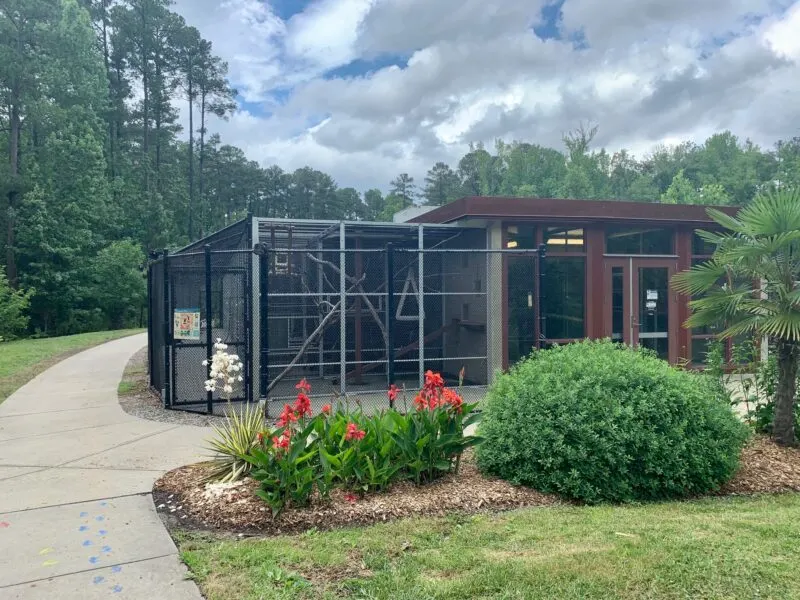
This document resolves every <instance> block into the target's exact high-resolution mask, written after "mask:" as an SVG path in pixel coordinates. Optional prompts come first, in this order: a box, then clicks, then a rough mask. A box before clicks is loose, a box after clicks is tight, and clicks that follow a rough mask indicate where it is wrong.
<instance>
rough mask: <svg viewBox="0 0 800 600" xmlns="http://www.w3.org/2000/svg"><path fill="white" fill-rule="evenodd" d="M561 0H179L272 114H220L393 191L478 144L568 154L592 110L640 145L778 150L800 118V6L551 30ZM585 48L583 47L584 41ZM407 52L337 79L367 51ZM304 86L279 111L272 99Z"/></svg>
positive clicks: (262, 151)
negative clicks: (541, 33) (300, 5)
mask: <svg viewBox="0 0 800 600" xmlns="http://www.w3.org/2000/svg"><path fill="white" fill-rule="evenodd" d="M544 4H545V0H535V1H534V2H530V1H526V0H436V1H431V0H318V1H317V2H314V3H312V4H311V5H310V6H309V7H308V8H306V9H305V11H303V12H300V13H298V14H297V15H295V16H294V17H292V18H291V19H289V20H288V22H285V23H284V22H282V21H281V20H280V19H278V18H277V17H276V16H275V15H274V14H273V12H272V11H271V10H270V9H269V4H268V3H267V2H260V1H257V0H227V1H226V2H224V3H222V4H220V3H219V2H213V1H212V0H179V2H178V4H177V10H178V11H179V12H181V13H182V14H183V15H184V16H185V18H186V19H187V21H188V22H189V23H190V24H193V25H195V26H197V27H198V28H199V29H200V31H201V33H202V34H203V35H204V36H205V37H207V38H209V39H211V40H212V41H213V42H214V48H215V51H216V52H218V53H219V54H220V55H222V56H223V58H225V59H226V60H227V61H228V62H229V63H230V67H231V78H232V80H233V83H234V85H236V86H237V87H239V88H240V89H241V90H242V91H243V94H244V97H245V99H246V100H248V101H250V102H257V101H263V102H265V106H266V107H267V108H268V109H269V111H270V112H271V113H272V114H271V115H270V116H268V117H267V116H264V117H261V116H256V115H254V114H249V113H240V114H237V115H236V116H234V117H233V118H232V119H231V120H230V122H228V123H218V124H213V125H212V127H211V128H212V129H216V130H218V131H220V133H221V134H222V136H223V139H224V141H225V142H227V143H232V144H236V145H239V146H241V147H242V148H243V149H244V150H245V151H246V152H247V154H248V155H249V156H250V157H252V158H254V159H256V160H259V161H261V162H262V163H264V164H271V163H273V162H274V163H277V164H279V165H281V166H282V167H284V168H286V169H294V168H298V167H300V166H303V165H306V164H308V165H311V166H312V167H314V168H317V169H320V170H323V171H326V172H329V173H330V174H331V175H333V176H334V178H335V179H336V180H337V181H338V182H339V183H340V184H341V185H353V186H355V187H359V188H361V189H365V188H366V187H368V186H376V185H377V186H380V187H384V188H385V187H386V185H387V184H388V181H389V180H390V179H391V178H392V177H394V176H395V175H396V174H397V173H399V172H402V171H407V172H409V173H411V174H413V175H414V176H415V177H417V179H418V180H421V179H422V178H423V177H424V173H425V171H426V170H427V169H428V168H429V167H430V166H431V165H432V164H433V163H434V162H435V161H437V160H445V161H447V162H450V163H451V164H454V163H455V161H457V160H458V157H459V156H460V155H461V154H463V152H464V151H465V150H466V147H467V144H468V143H469V142H470V141H484V142H486V143H488V144H491V142H492V141H493V139H494V138H496V137H504V138H505V139H525V140H529V141H534V142H536V143H540V144H545V145H551V146H556V147H560V144H561V136H562V134H563V132H565V131H567V130H569V129H571V128H573V127H574V126H576V125H577V124H578V123H579V122H581V121H587V120H591V121H594V122H596V123H598V124H599V125H600V131H599V135H598V138H597V140H596V141H597V143H598V144H602V145H605V146H607V147H608V148H609V149H612V150H614V149H619V148H622V147H628V148H630V149H632V150H633V151H634V152H636V153H639V154H642V153H644V152H645V151H647V150H649V149H650V148H652V146H653V145H654V144H656V143H661V142H669V141H673V140H684V139H692V140H694V141H698V142H702V141H703V139H704V138H705V137H707V136H708V135H709V134H711V133H713V132H714V131H718V130H719V129H723V128H730V129H731V130H733V132H734V133H736V134H738V135H740V136H741V137H750V138H752V139H753V140H754V141H756V142H758V143H761V144H765V145H771V144H772V143H774V142H775V141H776V140H777V139H778V138H780V137H784V138H785V137H791V136H794V135H797V134H798V133H800V132H798V131H797V123H798V122H800V104H799V103H797V101H796V98H797V97H798V94H800V36H799V35H797V32H800V0H704V1H703V2H696V1H694V0H672V1H669V0H616V1H615V2H612V3H608V2H605V3H600V2H597V1H596V0H566V1H565V2H564V5H563V8H562V11H563V23H561V32H562V34H564V36H565V39H563V40H557V39H549V40H547V41H543V40H541V39H539V38H537V37H536V36H535V35H534V34H533V32H532V26H533V25H534V24H537V23H538V24H540V25H541V13H540V10H541V8H542V6H543V5H544ZM579 33H580V34H581V35H583V36H584V38H583V39H585V43H586V46H585V47H576V45H575V44H574V43H573V40H574V39H579V38H575V37H574V36H576V35H578V34H579ZM386 53H402V54H405V55H406V56H408V57H409V58H408V60H407V61H405V62H403V63H402V64H399V65H396V66H389V67H386V68H382V69H378V70H376V71H374V72H370V73H361V74H354V75H353V76H350V77H339V78H335V79H329V78H326V77H325V76H324V74H325V72H326V71H327V70H329V69H333V68H336V67H340V66H343V65H346V64H348V63H350V62H351V61H352V60H355V59H359V58H360V59H365V60H371V59H374V58H378V57H381V56H385V54H386ZM287 87H289V88H291V94H290V96H289V98H288V100H286V101H285V102H282V103H281V105H280V106H276V105H275V102H274V100H271V94H272V93H274V92H275V90H276V89H279V88H283V89H285V88H287Z"/></svg>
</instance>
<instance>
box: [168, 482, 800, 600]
mask: <svg viewBox="0 0 800 600" xmlns="http://www.w3.org/2000/svg"><path fill="white" fill-rule="evenodd" d="M176 537H177V541H178V544H179V547H180V550H181V555H182V557H183V560H184V561H185V562H186V564H187V565H188V566H189V568H190V570H191V572H192V574H193V576H194V578H195V579H196V581H197V582H198V583H199V584H200V587H201V589H202V591H203V593H204V595H205V596H206V598H208V599H209V600H228V599H230V600H233V599H236V600H246V599H252V600H255V599H269V598H287V599H290V598H343V597H346V598H364V599H367V598H369V599H372V598H381V599H382V598H385V599H387V600H388V599H393V600H394V599H396V600H406V599H407V600H412V599H413V600H419V599H428V598H430V599H442V600H444V599H448V600H453V599H462V598H464V599H467V598H470V599H471V598H494V599H498V600H500V599H503V600H510V599H520V600H522V599H525V600H528V599H535V598H542V599H566V598H569V599H575V600H579V599H581V600H582V599H587V598H589V599H591V598H602V599H607V598H675V599H678V598H681V599H694V598H703V599H710V598H720V599H721V598H725V599H732V598H760V599H764V598H776V599H777V598H780V599H791V598H800V569H798V568H797V565H798V561H800V543H798V540H800V495H782V496H765V497H760V498H748V499H743V498H738V499H733V498H718V499H709V500H702V501H697V502H683V503H665V504H651V505H644V506H627V507H591V508H586V507H568V508H539V509H527V510H519V511H515V512H510V513H504V514H500V515H479V516H473V517H460V518H458V517H450V518H431V519H410V520H402V521H396V522H392V523H387V524H381V525H376V526H372V527H366V528H360V529H349V530H339V531H332V532H327V533H319V532H310V533H306V534H303V535H299V536H291V537H276V538H269V539H259V540H256V539H251V540H242V541H232V540H227V541H226V540H222V539H217V538H213V537H210V536H208V535H201V534H197V533H185V532H184V533H179V534H178V535H177V536H176Z"/></svg>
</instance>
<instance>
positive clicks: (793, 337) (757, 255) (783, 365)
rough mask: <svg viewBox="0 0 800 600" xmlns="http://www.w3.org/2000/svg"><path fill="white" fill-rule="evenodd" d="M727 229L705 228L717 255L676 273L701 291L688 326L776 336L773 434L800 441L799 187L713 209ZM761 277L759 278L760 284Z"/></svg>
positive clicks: (684, 286)
mask: <svg viewBox="0 0 800 600" xmlns="http://www.w3.org/2000/svg"><path fill="white" fill-rule="evenodd" d="M708 212H709V215H710V216H711V217H712V218H713V219H714V220H715V221H716V222H717V223H719V224H720V225H721V226H722V227H724V228H725V231H724V232H723V233H713V232H700V235H701V236H702V237H703V238H704V239H706V240H707V241H709V242H712V243H713V244H715V245H716V251H715V252H714V255H713V256H712V258H711V260H709V261H707V262H705V263H703V264H700V265H697V266H695V267H694V268H692V269H691V270H689V271H686V272H683V273H680V274H678V275H676V276H675V278H674V283H673V285H674V287H675V288H676V289H677V290H678V291H679V292H682V293H684V294H688V295H692V296H698V297H697V298H696V299H694V300H692V301H691V302H690V307H691V309H692V315H691V317H689V319H688V320H687V322H686V326H687V327H702V326H705V325H712V324H720V323H721V324H723V325H724V329H723V331H722V333H721V335H722V337H725V338H730V337H734V336H738V335H742V334H748V335H754V336H757V337H759V338H760V337H762V336H766V337H768V338H770V339H771V340H772V341H773V342H774V344H775V346H776V348H777V362H778V384H777V390H776V392H775V418H774V422H773V437H774V438H775V440H776V441H777V442H778V443H780V444H783V445H793V444H794V443H795V431H794V404H795V394H796V389H795V382H796V379H797V373H798V362H799V361H800V284H799V282H800V191H798V190H780V191H778V192H769V193H764V194H761V195H759V196H758V197H757V198H756V199H755V200H754V201H753V202H752V203H751V204H750V205H748V206H747V207H745V208H743V209H741V210H740V211H739V213H738V214H737V216H736V217H731V216H728V215H727V214H725V213H722V212H720V211H717V210H714V209H709V211H708ZM759 282H760V284H759Z"/></svg>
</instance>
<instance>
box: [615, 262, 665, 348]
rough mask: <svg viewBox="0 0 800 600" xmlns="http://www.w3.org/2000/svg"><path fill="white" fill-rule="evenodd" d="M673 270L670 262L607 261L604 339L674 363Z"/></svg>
mask: <svg viewBox="0 0 800 600" xmlns="http://www.w3.org/2000/svg"><path fill="white" fill-rule="evenodd" d="M676 269H677V264H676V261H675V260H674V259H661V258H633V257H631V258H607V259H606V263H605V278H606V290H607V292H606V310H605V312H606V318H605V323H606V332H605V333H606V336H608V337H610V338H611V339H612V340H614V341H616V342H620V343H625V344H629V345H631V346H643V347H645V348H649V349H651V350H654V351H655V352H656V353H658V355H659V356H660V357H661V358H663V359H664V360H669V361H671V362H674V361H675V360H676V358H677V348H676V347H675V346H676V337H677V325H678V323H677V312H676V311H677V304H676V299H675V294H674V292H672V291H671V290H670V285H669V284H670V280H671V279H672V276H673V274H674V273H675V271H676Z"/></svg>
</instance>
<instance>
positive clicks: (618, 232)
mask: <svg viewBox="0 0 800 600" xmlns="http://www.w3.org/2000/svg"><path fill="white" fill-rule="evenodd" d="M673 237H674V236H673V232H672V230H671V229H657V228H653V227H639V228H633V229H632V228H628V227H626V228H620V227H610V228H608V229H607V230H606V253H608V254H626V255H629V254H644V255H647V254H669V255H671V254H672V253H673V251H674V250H673V240H672V238H673Z"/></svg>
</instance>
